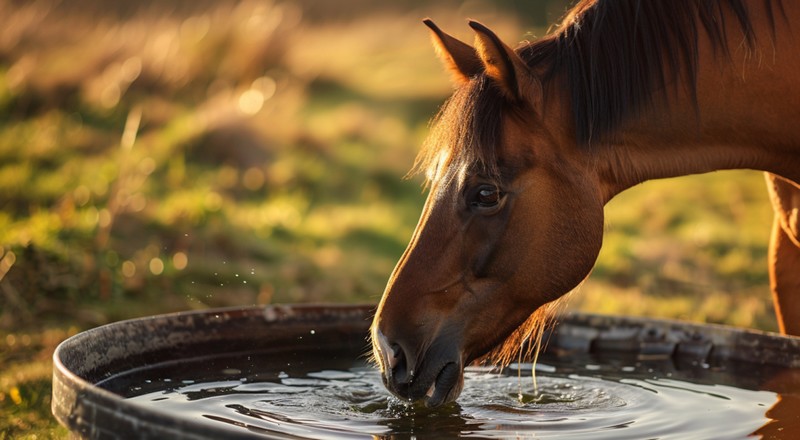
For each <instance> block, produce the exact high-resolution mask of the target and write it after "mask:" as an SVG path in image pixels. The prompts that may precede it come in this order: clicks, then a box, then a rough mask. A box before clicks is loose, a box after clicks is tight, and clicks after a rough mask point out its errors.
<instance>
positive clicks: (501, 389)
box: [116, 356, 778, 439]
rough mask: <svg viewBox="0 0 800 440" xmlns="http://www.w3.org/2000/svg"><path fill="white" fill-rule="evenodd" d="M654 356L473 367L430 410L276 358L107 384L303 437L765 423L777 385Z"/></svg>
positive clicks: (686, 432) (690, 428) (665, 429)
mask: <svg viewBox="0 0 800 440" xmlns="http://www.w3.org/2000/svg"><path fill="white" fill-rule="evenodd" d="M326 361H329V359H326ZM545 362H547V359H545ZM348 364H350V363H349V362H348ZM662 364H665V365H661V364H659V365H660V366H661V367H664V368H661V371H659V370H657V369H654V366H653V365H652V364H647V363H645V364H642V363H640V362H638V361H635V360H632V361H630V362H629V363H627V364H625V363H619V362H617V363H612V364H610V365H597V364H592V363H586V360H580V359H571V360H558V359H551V363H549V364H548V363H544V364H540V365H539V366H538V367H537V374H536V376H537V383H538V389H536V387H535V386H534V383H533V380H532V377H531V365H530V364H521V365H513V366H512V367H513V368H510V369H508V370H506V371H504V372H496V371H492V370H489V369H484V368H470V369H468V370H467V374H466V384H465V387H464V391H463V393H462V395H461V397H460V398H459V399H458V401H457V403H455V404H451V405H446V406H445V407H442V408H436V409H428V408H424V407H422V406H418V405H409V404H407V403H405V402H403V401H401V400H399V399H397V398H395V397H393V396H391V395H390V394H389V393H388V392H387V391H386V390H385V388H384V387H383V385H382V384H381V379H380V375H379V373H378V372H377V371H376V370H375V369H373V368H371V367H369V366H366V365H364V364H355V365H353V364H350V365H349V366H344V367H341V368H337V369H320V370H317V369H314V368H313V367H309V365H324V364H323V363H322V361H319V362H311V361H309V362H306V363H304V364H303V365H305V366H303V365H295V366H294V367H292V366H291V365H285V363H283V364H281V361H276V360H275V359H274V356H273V357H272V358H271V359H265V358H258V357H255V356H247V357H246V358H242V359H230V358H227V359H222V360H211V361H209V360H204V361H203V362H198V363H197V364H195V367H193V366H192V365H191V364H189V365H186V364H184V365H182V366H181V368H179V369H176V368H174V367H173V368H171V369H169V368H154V369H149V370H146V371H139V372H136V373H135V375H132V376H131V377H128V378H126V380H125V381H124V382H125V384H126V385H125V386H124V388H125V389H118V390H116V392H119V393H121V394H124V395H127V396H128V397H129V398H130V400H131V401H133V402H136V403H137V404H139V405H146V406H148V407H151V408H154V409H157V410H158V411H161V412H165V413H170V414H173V415H174V417H180V418H193V419H195V420H197V421H204V423H209V424H216V425H219V426H226V427H228V428H230V429H234V430H242V429H246V430H248V431H249V432H252V433H263V434H265V435H268V434H278V433H279V434H282V435H289V436H297V437H307V438H371V437H372V436H394V435H400V436H410V435H414V436H422V437H427V436H435V437H437V438H443V437H456V436H462V437H478V438H508V437H513V438H537V439H546V438H559V439H570V438H593V439H604V438H607V439H621V438H664V439H666V438H676V439H685V438H693V439H701V438H745V437H747V436H748V435H750V434H751V433H753V432H754V431H756V430H757V429H758V428H759V427H761V426H762V425H765V424H767V423H768V422H770V418H768V417H767V416H766V415H765V414H766V412H767V411H768V410H769V408H770V407H772V406H773V404H775V402H776V400H778V396H777V394H776V393H774V392H771V391H754V390H750V389H745V388H739V387H736V386H730V385H720V384H715V383H714V380H718V379H719V375H715V374H713V372H711V371H709V370H708V368H707V366H706V368H701V367H699V366H694V367H693V368H690V369H689V370H688V371H683V370H678V369H676V367H674V366H672V364H671V363H670V362H662ZM277 365H282V366H283V367H284V368H282V369H278V368H276V366H277ZM576 365H578V366H577V367H576ZM287 367H288V368H287ZM259 370H260V371H261V372H259ZM264 371H267V372H268V371H274V372H273V373H264ZM703 371H706V372H707V373H708V374H706V375H705V376H708V377H705V376H704V375H703ZM687 377H688V378H689V379H687ZM426 434H427V436H426Z"/></svg>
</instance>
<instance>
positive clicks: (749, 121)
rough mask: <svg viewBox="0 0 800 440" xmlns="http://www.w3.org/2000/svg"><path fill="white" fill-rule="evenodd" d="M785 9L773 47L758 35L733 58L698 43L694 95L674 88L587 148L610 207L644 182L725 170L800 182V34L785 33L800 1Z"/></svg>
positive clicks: (679, 86)
mask: <svg viewBox="0 0 800 440" xmlns="http://www.w3.org/2000/svg"><path fill="white" fill-rule="evenodd" d="M785 3H787V8H786V9H787V17H788V20H786V21H782V20H780V21H778V23H777V25H776V29H775V31H776V32H775V39H774V40H773V39H772V38H769V33H768V31H767V30H765V29H763V28H762V29H756V31H757V33H758V36H759V37H760V38H759V40H758V42H757V44H756V46H755V47H754V48H752V49H751V50H747V49H744V48H741V47H740V48H739V49H737V50H736V51H732V52H733V53H732V54H731V58H730V59H728V58H726V57H724V56H720V55H719V54H715V53H714V51H713V48H711V47H710V46H709V45H708V43H707V42H706V43H705V44H704V43H703V42H702V41H701V43H700V44H701V45H700V46H699V53H698V74H697V83H696V84H697V86H696V90H697V92H696V95H695V94H693V93H692V92H691V89H692V88H691V87H688V86H687V85H685V84H681V83H680V82H678V83H676V84H674V87H672V89H673V90H672V91H668V92H667V93H664V94H658V96H655V97H654V100H653V102H652V105H650V106H649V107H648V108H647V109H646V110H644V111H642V112H640V114H639V115H638V116H636V117H633V118H631V119H630V120H628V121H627V122H626V123H625V124H624V125H623V126H621V127H619V128H618V130H616V131H615V132H614V133H611V134H610V135H609V136H608V139H607V142H605V143H603V144H599V145H596V146H594V148H590V149H589V151H591V152H592V153H590V154H592V155H593V156H594V157H592V161H591V163H593V164H595V165H594V166H595V167H596V172H597V174H598V176H599V178H600V183H601V187H602V188H603V191H604V193H605V194H604V195H605V197H606V201H607V200H609V199H610V198H611V197H613V196H614V195H616V194H617V193H619V192H621V191H623V190H625V189H627V188H629V187H632V186H634V185H637V184H639V183H641V182H644V181H647V180H651V179H658V178H667V177H677V176H683V175H688V174H698V173H705V172H710V171H715V170H724V169H755V170H762V171H768V172H771V173H774V174H777V175H780V176H783V177H785V178H788V179H790V180H793V181H795V182H798V183H800V106H798V104H797V103H800V80H798V79H797V73H796V72H798V71H800V57H798V56H797V55H796V54H797V52H798V47H800V34H799V36H798V37H797V39H795V37H794V36H793V35H792V33H791V32H790V31H789V29H788V26H789V23H792V22H795V23H796V22H797V21H793V20H795V19H797V20H800V2H791V4H788V3H789V2H785ZM756 21H757V20H756ZM795 33H796V32H795ZM731 38H737V36H732V37H731ZM731 47H737V46H736V45H732V46H731ZM679 81H680V80H679Z"/></svg>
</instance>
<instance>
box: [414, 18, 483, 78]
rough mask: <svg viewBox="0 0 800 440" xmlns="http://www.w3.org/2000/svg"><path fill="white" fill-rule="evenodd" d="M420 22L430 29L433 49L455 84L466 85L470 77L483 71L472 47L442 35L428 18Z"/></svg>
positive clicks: (481, 64) (444, 34)
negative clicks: (451, 75)
mask: <svg viewBox="0 0 800 440" xmlns="http://www.w3.org/2000/svg"><path fill="white" fill-rule="evenodd" d="M422 22H423V23H425V25H426V26H428V27H429V28H430V29H431V37H432V38H431V39H432V41H433V47H434V48H435V49H436V53H437V54H438V55H439V58H441V59H442V61H443V62H444V65H445V66H446V67H447V69H448V70H449V71H450V72H451V73H452V74H453V79H454V81H455V83H456V84H463V83H466V82H468V81H469V79H470V78H471V77H473V76H475V75H477V74H479V73H481V72H482V71H483V63H482V62H481V59H480V58H479V57H478V53H477V52H476V51H475V49H474V48H473V47H472V46H470V45H469V44H466V43H463V42H461V41H459V40H458V39H456V38H453V37H451V36H450V35H448V34H446V33H444V32H443V31H442V30H441V29H439V27H438V26H436V24H434V23H433V21H431V19H429V18H426V19H425V20H423V21H422Z"/></svg>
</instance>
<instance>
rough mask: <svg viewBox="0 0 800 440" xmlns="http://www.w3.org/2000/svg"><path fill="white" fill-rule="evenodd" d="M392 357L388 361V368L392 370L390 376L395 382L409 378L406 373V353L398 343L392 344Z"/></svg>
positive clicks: (405, 380)
mask: <svg viewBox="0 0 800 440" xmlns="http://www.w3.org/2000/svg"><path fill="white" fill-rule="evenodd" d="M391 349H392V359H391V360H390V362H389V365H390V367H389V368H390V369H391V370H392V377H393V378H394V380H395V382H398V383H404V382H408V381H409V380H410V379H411V378H410V377H409V374H408V362H406V355H405V353H404V352H403V349H402V347H400V345H399V344H392V345H391Z"/></svg>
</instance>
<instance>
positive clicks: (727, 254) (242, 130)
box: [0, 0, 775, 439]
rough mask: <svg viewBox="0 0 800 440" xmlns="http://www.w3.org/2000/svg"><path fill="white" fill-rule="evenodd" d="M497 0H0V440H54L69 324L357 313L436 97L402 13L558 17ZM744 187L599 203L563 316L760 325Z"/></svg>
mask: <svg viewBox="0 0 800 440" xmlns="http://www.w3.org/2000/svg"><path fill="white" fill-rule="evenodd" d="M517 3H518V2H514V1H507V2H495V3H491V4H489V3H477V2H466V3H463V2H459V1H448V0H445V1H442V2H439V3H434V4H428V2H419V1H413V0H407V1H405V2H394V3H393V4H392V5H390V6H385V5H384V6H376V5H375V4H374V2H366V1H364V0H349V1H348V2H346V3H341V2H340V3H336V5H337V6H336V7H335V8H331V7H330V5H329V4H328V2H315V1H311V0H307V1H299V2H285V3H257V2H238V1H221V2H208V1H199V2H188V1H182V0H172V1H170V2H168V3H165V2H155V1H153V2H150V1H142V2H135V3H130V2H99V1H96V0H76V1H71V2H56V1H52V2H51V1H40V2H33V3H24V2H23V3H20V2H7V1H6V2H0V14H2V15H3V16H4V17H6V22H7V23H8V24H9V25H8V26H4V27H2V28H0V439H4V438H20V437H21V438H26V437H27V438H50V437H64V436H65V435H66V432H65V431H64V429H63V428H60V427H58V426H57V425H56V424H55V422H54V421H53V419H52V417H51V416H50V415H49V398H50V397H49V394H50V374H51V368H52V365H51V361H50V358H51V355H52V352H53V350H54V348H55V346H56V345H57V343H58V342H59V341H61V340H63V339H65V338H66V337H68V336H69V335H72V334H75V333H76V332H78V331H81V330H83V329H86V328H90V327H93V326H96V325H100V324H104V323H107V322H111V321H116V320H120V319H127V318H132V317H138V316H146V315H150V314H157V313H165V312H171V311H179V310H191V309H202V308H208V307H218V306H228V305H251V304H266V303H271V302H312V301H326V302H376V301H377V300H378V298H379V296H380V294H381V292H382V289H383V286H384V284H385V281H386V278H387V277H388V275H389V273H390V272H391V269H392V267H393V266H394V264H395V262H396V261H397V259H398V257H399V256H400V254H401V253H402V251H403V249H404V248H405V245H406V243H407V241H408V239H409V237H410V236H411V233H412V231H413V228H414V225H415V223H416V220H417V217H418V215H419V212H420V209H421V206H422V203H423V200H424V196H425V195H424V193H423V192H422V191H421V187H420V182H419V181H418V180H413V179H412V180H403V179H402V177H403V176H404V175H405V173H406V171H407V170H408V168H409V167H410V166H411V164H412V162H413V158H414V156H415V154H416V151H417V147H418V146H419V145H420V144H421V142H422V139H423V138H424V136H425V133H426V130H427V123H428V120H429V119H430V117H431V116H432V115H433V114H434V113H435V112H436V110H437V108H438V106H439V105H440V104H441V102H442V101H443V100H444V98H445V97H446V96H447V95H448V93H449V91H450V85H449V83H448V79H447V75H446V74H445V73H444V72H442V69H441V66H440V64H439V62H438V61H437V60H436V58H435V57H434V56H433V53H432V51H431V49H430V45H429V41H428V34H427V31H426V30H425V29H424V27H423V26H421V24H420V23H419V19H420V18H421V17H424V16H431V17H434V18H436V20H437V22H438V23H439V24H440V25H441V26H442V27H444V28H447V29H452V30H453V32H454V33H455V34H456V35H457V36H459V37H461V38H465V39H469V38H471V36H470V33H469V30H468V28H467V27H466V26H465V25H464V22H463V18H464V17H467V16H469V17H473V18H477V19H480V20H483V21H485V22H486V23H491V25H492V27H493V28H494V29H496V30H497V31H498V33H499V34H501V35H504V36H507V37H508V38H509V39H513V38H518V39H519V40H522V39H524V38H532V37H533V36H535V35H542V34H543V33H544V26H546V25H547V23H548V22H552V21H553V20H555V19H556V18H557V17H558V16H559V15H560V14H561V12H562V11H563V8H564V2H562V1H552V2H544V1H542V2H526V4H525V5H518V4H517ZM331 4H333V3H331ZM326 5H328V6H326ZM523 18H524V19H523ZM763 186H764V185H763V178H762V177H761V176H760V175H759V174H758V173H754V172H744V171H742V172H739V171H737V172H725V173H714V174H709V175H703V176H692V177H686V178H681V179H675V180H665V181H659V182H650V183H647V184H644V185H641V186H640V187H637V188H635V189H632V190H630V191H628V192H626V193H624V194H622V195H620V196H619V197H618V198H617V199H615V200H614V201H612V203H611V204H610V205H609V206H608V208H607V223H608V228H607V233H606V239H605V245H604V248H603V251H602V253H601V256H600V259H599V261H598V265H597V267H596V269H595V271H594V273H593V275H592V277H591V278H590V279H589V280H588V281H587V282H586V283H585V284H584V286H583V288H582V289H581V291H580V292H578V293H576V294H573V295H572V299H571V307H572V308H575V309H579V310H586V311H596V312H605V313H624V314H635V315H646V316H662V317H679V318H684V319H690V320H697V321H708V322H721V323H729V324H735V325H742V326H752V327H757V328H763V329H770V330H773V329H775V323H774V318H773V317H772V310H771V306H770V303H769V295H768V292H767V287H766V283H767V276H766V263H765V260H766V257H765V255H766V243H767V237H768V234H769V224H770V219H771V211H770V207H769V202H768V200H767V198H766V193H765V191H764V188H763Z"/></svg>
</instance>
